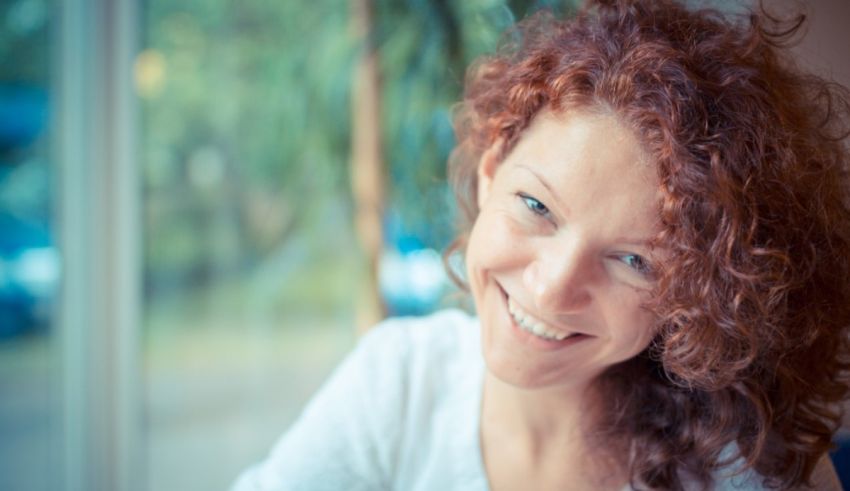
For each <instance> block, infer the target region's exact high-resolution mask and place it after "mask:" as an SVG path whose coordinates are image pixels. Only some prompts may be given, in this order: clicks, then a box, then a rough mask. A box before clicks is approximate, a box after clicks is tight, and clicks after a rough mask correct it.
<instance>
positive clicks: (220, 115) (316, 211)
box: [136, 0, 366, 490]
mask: <svg viewBox="0 0 850 491" xmlns="http://www.w3.org/2000/svg"><path fill="white" fill-rule="evenodd" d="M319 3H322V2H321V1H320V2H319ZM324 3H327V4H328V5H327V6H326V7H333V8H319V7H318V6H317V5H315V2H313V3H311V4H309V5H305V4H303V3H302V2H264V1H248V2H236V3H234V2H226V1H223V0H212V1H205V2H174V1H165V0H153V1H149V2H146V3H145V6H146V9H147V10H146V12H145V13H144V17H145V26H146V27H145V28H144V39H145V41H144V47H143V51H142V53H141V54H140V56H139V58H138V60H137V64H136V67H137V85H138V90H139V95H140V97H141V108H142V128H141V132H142V135H141V148H142V164H143V170H142V172H143V184H144V204H143V210H144V220H145V222H144V227H145V232H144V235H145V237H146V239H145V244H144V248H145V253H144V259H145V262H144V281H145V285H144V286H145V320H144V343H145V345H144V363H145V370H146V373H145V377H146V380H147V386H146V393H145V396H146V412H147V417H146V421H147V422H148V428H147V432H148V433H147V439H148V448H147V463H148V475H147V486H148V488H149V489H152V490H159V489H182V490H193V489H197V490H202V489H221V488H222V487H223V486H226V485H227V483H229V482H231V481H232V480H233V479H234V478H235V476H236V475H237V473H238V472H239V470H240V469H241V468H243V467H244V466H246V465H247V464H248V463H250V462H252V461H256V460H258V459H260V458H261V457H262V456H263V455H264V454H265V452H266V451H267V450H268V448H269V446H270V445H271V443H272V442H273V440H274V438H275V437H276V436H277V435H278V434H279V433H280V432H281V431H282V430H283V429H284V428H285V427H286V426H287V425H288V423H289V422H290V421H291V420H292V418H293V417H294V416H295V415H296V413H297V411H298V410H299V409H300V407H301V406H302V405H303V403H304V401H305V400H306V399H307V398H308V397H309V395H310V394H311V392H312V391H313V390H314V389H315V388H316V387H317V386H318V384H319V383H320V382H321V381H322V380H323V379H324V377H325V376H326V375H327V374H328V372H329V370H330V369H331V368H332V366H333V365H334V364H335V363H336V362H337V361H338V360H339V358H340V357H341V356H342V354H343V353H344V352H345V351H347V350H348V349H349V347H350V346H351V344H352V343H353V341H354V337H355V330H354V316H355V312H354V305H355V302H356V300H357V295H355V292H357V291H358V288H359V285H360V283H361V281H362V278H363V276H364V274H365V272H366V270H365V268H364V267H363V265H362V258H361V256H360V254H359V252H358V249H357V247H356V246H355V244H356V239H355V237H354V231H353V229H352V225H351V216H352V206H351V198H350V193H349V185H348V178H347V168H348V157H347V150H348V148H347V147H348V140H347V127H348V121H347V119H346V118H347V116H346V113H347V107H348V104H349V103H348V99H347V97H348V96H347V94H348V87H349V84H350V77H349V75H348V72H349V71H350V65H351V63H350V59H351V47H350V46H349V43H350V41H349V40H348V39H347V38H346V37H345V36H339V35H334V36H329V35H328V33H333V32H341V33H344V32H346V29H347V12H346V9H345V8H344V7H345V3H344V2H324ZM308 7H309V8H308ZM340 7H342V8H340ZM320 12H321V14H320ZM319 75H321V76H319Z"/></svg>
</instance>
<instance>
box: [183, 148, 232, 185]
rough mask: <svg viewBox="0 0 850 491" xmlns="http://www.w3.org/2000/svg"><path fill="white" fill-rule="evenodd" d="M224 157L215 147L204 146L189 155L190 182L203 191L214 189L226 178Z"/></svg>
mask: <svg viewBox="0 0 850 491" xmlns="http://www.w3.org/2000/svg"><path fill="white" fill-rule="evenodd" d="M224 165H225V164H224V158H223V157H222V155H221V152H219V151H218V149H216V148H215V147H211V146H203V147H200V148H198V149H197V150H195V151H194V152H192V155H191V156H190V157H189V162H188V166H189V182H191V183H192V185H193V186H195V187H196V188H198V189H200V190H202V191H214V190H216V189H217V188H218V187H219V186H220V185H221V182H222V180H223V179H224Z"/></svg>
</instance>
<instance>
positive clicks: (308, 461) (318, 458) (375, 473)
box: [231, 322, 409, 491]
mask: <svg viewBox="0 0 850 491" xmlns="http://www.w3.org/2000/svg"><path fill="white" fill-rule="evenodd" d="M400 327H401V326H398V325H393V323H392V322H387V323H384V324H379V325H378V326H376V327H375V328H374V329H373V330H372V331H370V332H369V333H368V334H366V335H365V336H364V337H363V338H362V339H361V340H360V342H359V343H358V345H357V347H356V348H355V350H354V351H353V352H352V353H351V354H349V355H348V356H347V357H346V359H345V360H343V362H342V363H341V364H340V365H339V366H338V367H337V368H336V370H335V371H334V372H333V374H332V375H331V377H330V378H329V379H328V380H327V381H326V382H325V384H324V385H323V386H322V387H321V389H319V391H318V392H317V394H316V395H315V396H314V397H313V399H312V400H311V401H310V403H309V404H308V405H307V406H306V408H305V409H304V411H303V412H302V413H301V415H300V416H299V417H298V419H297V420H296V422H295V423H294V424H293V425H292V427H291V428H290V429H289V430H288V431H287V432H286V433H285V434H284V435H283V436H282V437H281V438H280V439H279V440H278V442H277V443H276V444H275V446H274V448H273V449H272V451H271V453H270V454H269V456H268V457H267V458H266V460H265V461H263V462H261V463H259V464H257V465H255V466H253V467H251V468H249V469H247V470H246V471H245V472H243V473H242V475H241V476H239V478H238V479H237V481H236V483H235V484H234V485H233V487H232V488H231V491H283V490H287V491H289V490H293V491H300V490H309V491H324V490H327V491H332V490H333V491H336V490H339V489H347V490H377V489H388V488H389V487H390V478H391V477H390V469H392V468H393V462H392V459H393V458H394V456H395V454H396V452H395V451H394V448H395V445H396V442H397V440H398V437H399V433H400V429H401V427H402V421H401V420H402V417H403V409H404V402H403V401H404V391H405V372H406V369H405V367H404V360H405V358H406V356H407V351H408V349H409V347H408V344H409V343H407V342H406V339H405V336H404V334H405V333H404V330H403V329H400Z"/></svg>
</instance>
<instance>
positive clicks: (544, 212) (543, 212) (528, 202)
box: [519, 193, 549, 217]
mask: <svg viewBox="0 0 850 491" xmlns="http://www.w3.org/2000/svg"><path fill="white" fill-rule="evenodd" d="M519 197H520V199H522V200H523V202H525V206H527V207H528V209H529V210H531V212H532V213H534V214H535V215H540V216H542V217H548V216H549V208H547V207H546V205H544V204H543V203H541V202H540V200H538V199H537V198H533V197H531V196H529V195H527V194H522V193H520V194H519Z"/></svg>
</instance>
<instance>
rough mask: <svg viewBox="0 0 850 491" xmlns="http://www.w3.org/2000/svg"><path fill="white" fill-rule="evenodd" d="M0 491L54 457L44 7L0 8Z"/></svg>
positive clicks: (34, 486)
mask: <svg viewBox="0 0 850 491" xmlns="http://www.w3.org/2000/svg"><path fill="white" fill-rule="evenodd" d="M0 20H2V22H0V59H1V60H3V63H0V489H26V490H47V489H53V487H54V485H55V483H52V482H51V481H50V480H49V479H50V475H51V473H46V472H44V470H45V468H46V467H47V466H50V465H51V463H52V462H53V459H54V458H55V457H56V455H55V454H54V453H53V450H52V449H54V448H55V447H56V439H55V436H56V432H55V431H54V429H55V426H54V425H53V423H54V422H55V421H56V419H55V417H54V416H55V413H54V408H56V407H57V404H56V403H57V400H56V398H55V391H54V390H53V389H54V388H55V385H54V384H53V378H52V375H53V373H54V371H53V370H54V364H53V362H54V357H53V350H52V348H51V346H52V342H51V341H52V338H53V334H54V329H53V316H52V309H53V304H54V300H55V298H54V296H55V291H56V285H57V282H58V276H59V259H58V253H57V251H56V248H55V240H54V235H53V233H52V230H51V227H52V226H53V213H52V206H53V197H52V194H53V189H54V187H53V183H52V177H53V174H54V169H53V167H52V166H51V159H50V136H51V134H50V131H48V128H49V122H48V120H49V114H50V112H51V111H50V106H51V104H50V103H51V100H52V97H51V96H52V94H53V93H54V89H53V87H52V86H51V83H50V79H51V74H50V70H49V57H50V49H51V44H50V43H51V39H50V36H49V33H50V29H51V23H52V22H51V21H52V18H51V15H50V12H49V11H48V4H47V2H46V1H45V0H13V1H7V2H2V3H0Z"/></svg>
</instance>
